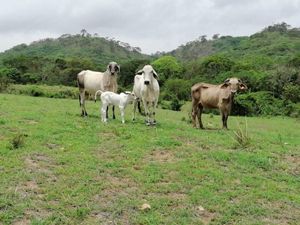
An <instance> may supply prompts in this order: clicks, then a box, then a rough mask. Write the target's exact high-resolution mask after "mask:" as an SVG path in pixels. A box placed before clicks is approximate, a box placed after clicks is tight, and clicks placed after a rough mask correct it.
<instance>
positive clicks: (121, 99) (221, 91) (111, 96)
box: [77, 62, 247, 129]
mask: <svg viewBox="0 0 300 225" xmlns="http://www.w3.org/2000/svg"><path fill="white" fill-rule="evenodd" d="M119 72H120V66H119V65H118V64H117V63H116V62H110V63H109V64H108V65H107V69H106V71H105V72H95V71H91V70H83V71H81V72H80V73H79V74H78V75H77V82H78V87H79V103H80V107H81V115H82V116H87V111H86V109H85V94H86V93H88V94H90V95H94V96H95V101H96V99H97V95H98V94H100V95H101V97H100V98H101V102H102V107H101V118H102V121H103V122H107V118H108V106H109V105H112V106H113V118H115V113H114V106H118V107H119V109H120V112H121V118H122V123H125V119H124V111H125V108H126V106H127V105H128V103H130V102H132V101H133V102H134V110H133V120H135V118H136V108H137V107H138V108H139V111H140V112H141V108H140V103H142V104H143V106H144V109H145V116H146V125H155V124H156V119H155V109H156V107H157V103H158V97H159V83H158V81H157V80H158V74H157V73H156V71H155V70H154V69H153V67H152V66H151V65H145V66H144V67H143V69H141V70H139V71H138V72H137V74H136V75H135V77H134V84H133V91H132V92H125V93H120V94H117V90H118V84H117V75H118V73H119ZM246 89H247V86H246V85H245V84H243V83H242V81H241V80H240V79H238V78H235V77H233V78H228V79H226V80H225V81H224V83H222V84H219V85H213V84H207V83H197V84H195V85H193V86H192V88H191V97H192V124H193V127H197V122H196V118H197V119H198V124H199V127H200V128H201V129H203V128H204V127H203V124H202V120H201V114H202V111H203V109H204V108H217V109H219V110H220V113H221V117H222V123H223V128H225V129H227V119H228V116H229V114H230V111H231V106H232V102H233V98H234V96H235V94H236V92H237V91H238V90H246Z"/></svg>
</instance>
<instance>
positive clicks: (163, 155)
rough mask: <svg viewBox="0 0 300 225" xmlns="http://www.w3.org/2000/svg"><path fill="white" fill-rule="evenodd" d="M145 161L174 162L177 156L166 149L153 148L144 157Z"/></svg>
mask: <svg viewBox="0 0 300 225" xmlns="http://www.w3.org/2000/svg"><path fill="white" fill-rule="evenodd" d="M144 160H145V161H147V162H149V161H155V162H160V163H164V162H176V161H177V158H176V157H175V156H174V153H173V152H172V151H170V150H166V149H155V150H153V151H151V153H150V154H149V155H147V156H146V157H145V159H144Z"/></svg>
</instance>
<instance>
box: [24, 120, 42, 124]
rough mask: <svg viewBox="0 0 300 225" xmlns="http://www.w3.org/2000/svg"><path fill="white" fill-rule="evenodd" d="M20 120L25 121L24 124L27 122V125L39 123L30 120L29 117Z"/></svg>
mask: <svg viewBox="0 0 300 225" xmlns="http://www.w3.org/2000/svg"><path fill="white" fill-rule="evenodd" d="M22 122H23V123H25V124H29V125H35V124H38V123H39V122H38V121H36V120H31V119H25V120H22Z"/></svg>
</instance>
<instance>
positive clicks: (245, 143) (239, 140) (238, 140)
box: [233, 119, 251, 148]
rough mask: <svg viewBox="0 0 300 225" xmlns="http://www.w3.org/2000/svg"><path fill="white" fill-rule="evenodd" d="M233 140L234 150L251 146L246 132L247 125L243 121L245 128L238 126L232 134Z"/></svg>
mask: <svg viewBox="0 0 300 225" xmlns="http://www.w3.org/2000/svg"><path fill="white" fill-rule="evenodd" d="M233 134H234V135H233V140H234V141H235V147H236V148H247V147H249V146H250V145H251V138H250V136H249V132H248V123H247V120H246V119H245V127H242V126H241V125H239V124H238V128H237V130H235V131H234V132H233Z"/></svg>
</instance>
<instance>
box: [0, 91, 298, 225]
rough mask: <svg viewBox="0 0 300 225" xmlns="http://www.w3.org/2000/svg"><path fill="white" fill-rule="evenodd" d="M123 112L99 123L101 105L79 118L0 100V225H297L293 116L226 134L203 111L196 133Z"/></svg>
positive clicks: (164, 116)
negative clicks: (147, 123)
mask: <svg viewBox="0 0 300 225" xmlns="http://www.w3.org/2000/svg"><path fill="white" fill-rule="evenodd" d="M131 107H132V105H130V106H129V107H128V109H127V114H126V118H127V123H126V124H124V125H123V124H121V122H120V120H119V119H120V117H119V116H117V120H115V121H109V123H108V124H102V123H101V122H100V119H99V103H97V104H94V103H93V102H88V103H87V110H88V113H89V114H90V116H89V117H88V118H81V117H80V116H79V115H80V109H79V104H78V101H77V100H67V99H50V98H39V97H27V96H17V95H5V94H2V95H0V182H1V183H0V184H1V185H0V224H14V225H21V224H23V225H24V224H243V225H246V224H299V223H300V122H299V120H296V119H291V118H282V117H276V118H274V117H272V118H244V117H229V121H228V126H229V128H230V130H228V131H226V130H222V129H220V127H221V122H220V117H219V116H209V115H204V118H203V120H204V126H206V127H208V128H209V129H206V130H196V129H193V128H192V127H191V124H190V123H188V120H189V118H188V110H184V111H183V112H173V111H168V110H158V112H157V118H158V125H157V126H156V127H146V126H145V125H144V123H143V118H142V117H139V119H138V121H137V122H136V123H132V122H131V121H130V118H131V113H130V111H131ZM187 108H188V107H186V109H187ZM246 126H247V127H248V128H247V129H246ZM239 130H241V131H243V132H245V131H247V132H248V137H249V138H250V139H249V141H248V142H246V143H244V144H243V143H242V144H239V142H237V141H236V139H235V133H237V131H239ZM243 132H242V133H243ZM243 140H245V139H243ZM144 203H147V204H149V205H150V206H151V209H149V210H141V206H142V205H143V204H144Z"/></svg>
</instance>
